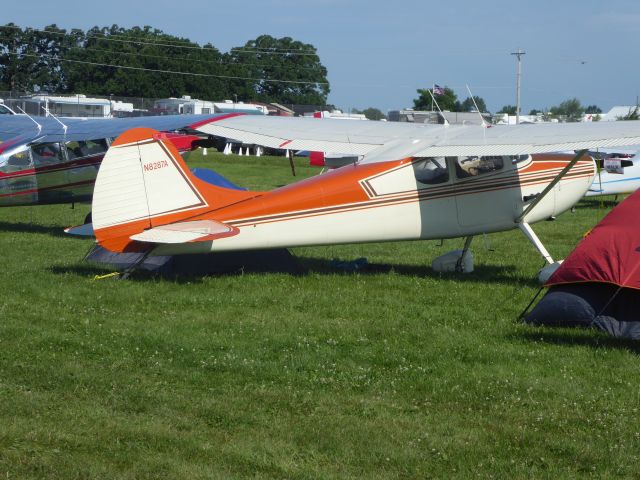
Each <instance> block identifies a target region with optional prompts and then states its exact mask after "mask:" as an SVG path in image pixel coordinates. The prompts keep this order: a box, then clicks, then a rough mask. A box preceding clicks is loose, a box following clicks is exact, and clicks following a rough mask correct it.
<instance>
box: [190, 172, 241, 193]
mask: <svg viewBox="0 0 640 480" xmlns="http://www.w3.org/2000/svg"><path fill="white" fill-rule="evenodd" d="M191 173H193V174H194V175H195V176H196V177H197V178H199V179H200V180H202V181H204V182H207V183H210V184H211V185H215V186H217V187H222V188H230V189H232V190H246V188H242V187H239V186H238V185H236V184H235V183H233V182H232V181H231V180H228V179H226V178H225V177H223V176H222V175H220V174H219V173H218V172H214V171H213V170H209V169H208V168H192V169H191Z"/></svg>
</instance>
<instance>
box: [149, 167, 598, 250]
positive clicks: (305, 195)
mask: <svg viewBox="0 0 640 480" xmlns="http://www.w3.org/2000/svg"><path fill="white" fill-rule="evenodd" d="M571 158H572V156H570V155H537V156H535V157H534V158H532V157H530V156H526V158H520V159H518V158H516V157H509V156H504V157H468V158H465V159H461V158H460V157H447V158H446V159H445V158H440V159H437V160H436V161H437V162H439V163H438V164H437V166H438V168H435V169H434V168H432V169H431V170H430V171H429V169H427V168H425V165H426V163H428V162H432V161H433V159H422V158H407V159H403V160H398V161H393V162H381V163H372V164H356V165H350V166H345V167H342V168H339V169H337V170H334V171H331V172H328V173H325V174H323V175H319V176H316V177H313V178H310V179H307V180H304V181H302V182H297V183H295V184H292V185H289V186H285V187H282V188H279V189H276V190H273V191H271V192H267V193H264V194H261V195H259V196H256V197H254V198H250V199H247V200H244V201H240V202H237V203H235V204H231V205H228V206H226V207H222V208H219V209H215V210H212V211H209V212H207V213H203V214H200V215H195V216H193V217H191V218H189V220H190V221H191V220H193V221H195V220H206V219H212V220H215V221H219V222H223V223H224V224H226V225H230V226H232V227H234V228H235V229H237V234H236V235H233V236H229V237H227V238H218V239H215V240H213V241H203V242H193V243H183V244H163V245H160V246H157V247H156V248H155V249H154V251H153V254H155V255H168V254H182V253H203V252H218V251H226V250H249V249H262V248H276V247H292V246H308V245H328V244H344V243H363V242H380V241H396V240H420V239H440V238H453V237H460V236H468V235H476V234H480V233H490V232H497V231H503V230H510V229H513V228H516V227H517V224H516V219H517V217H518V216H519V215H521V214H522V212H523V211H524V209H525V208H526V206H527V205H528V204H529V203H530V202H531V201H533V199H535V197H536V196H537V195H538V194H540V193H541V192H542V191H543V189H544V188H545V187H546V186H547V185H548V184H549V182H551V180H553V179H554V178H555V177H556V176H557V175H558V173H559V172H560V171H561V170H562V169H563V168H564V167H565V166H566V165H567V163H568V162H569V161H570V160H571ZM426 166H428V165H426ZM433 170H437V171H438V173H437V174H434V173H433ZM594 174H595V164H594V162H593V160H592V159H590V158H586V159H584V160H581V161H579V162H578V163H577V164H576V165H575V166H574V167H573V168H572V169H571V170H570V172H569V173H568V174H567V175H566V176H565V177H563V179H562V180H561V181H560V182H559V183H558V184H557V185H556V186H555V187H554V189H553V190H552V191H551V192H550V193H549V194H548V195H546V196H545V197H544V198H543V200H542V201H541V202H540V203H539V204H538V205H537V206H536V208H535V209H533V210H532V212H531V214H528V215H527V216H526V218H525V219H524V220H525V221H526V222H529V223H533V222H537V221H539V220H543V219H546V218H549V217H551V216H555V215H558V214H560V213H562V212H563V211H565V210H567V209H569V208H570V207H571V206H572V205H574V204H575V203H576V202H577V201H578V200H579V199H580V198H581V197H582V196H583V195H584V193H585V191H586V190H587V189H588V188H589V186H590V185H591V182H592V180H593V177H594Z"/></svg>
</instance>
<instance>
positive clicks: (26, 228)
mask: <svg viewBox="0 0 640 480" xmlns="http://www.w3.org/2000/svg"><path fill="white" fill-rule="evenodd" d="M0 232H14V233H43V234H46V235H51V236H52V237H65V238H71V235H68V234H66V233H65V232H64V228H62V227H60V226H47V225H38V224H35V223H18V222H15V223H14V222H2V221H0ZM78 238H79V237H78Z"/></svg>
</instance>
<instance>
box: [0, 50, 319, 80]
mask: <svg viewBox="0 0 640 480" xmlns="http://www.w3.org/2000/svg"><path fill="white" fill-rule="evenodd" d="M6 53H7V54H9V55H14V56H17V57H31V58H42V57H44V58H49V59H53V60H57V61H59V62H69V63H77V64H83V65H93V66H97V67H110V68H117V69H123V70H136V71H143V72H154V73H171V74H175V75H187V76H193V77H207V78H221V79H225V80H250V81H257V82H268V83H288V84H296V85H329V82H305V81H302V80H274V79H269V78H253V77H240V76H233V75H215V74H211V73H195V72H177V71H175V70H163V69H159V68H144V67H131V66H125V65H111V64H108V63H99V62H89V61H83V60H71V59H68V58H58V57H56V56H55V55H47V54H46V53H40V54H34V53H17V52H6Z"/></svg>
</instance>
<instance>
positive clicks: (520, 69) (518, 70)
mask: <svg viewBox="0 0 640 480" xmlns="http://www.w3.org/2000/svg"><path fill="white" fill-rule="evenodd" d="M525 53H527V52H525V51H524V50H521V49H520V48H518V51H517V52H511V55H515V56H516V57H518V69H517V71H516V125H517V124H519V123H520V79H521V78H522V59H521V57H522V55H524V54H525Z"/></svg>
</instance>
